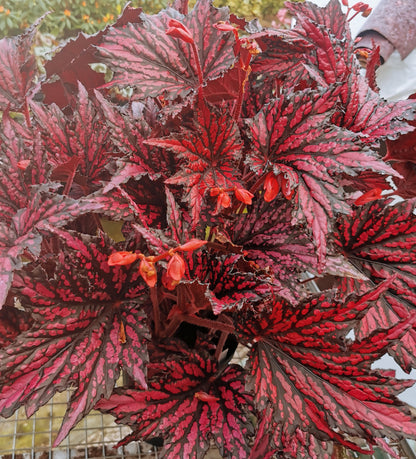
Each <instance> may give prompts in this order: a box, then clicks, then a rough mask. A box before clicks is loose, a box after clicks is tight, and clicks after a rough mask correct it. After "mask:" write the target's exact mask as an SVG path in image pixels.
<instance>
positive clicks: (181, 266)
mask: <svg viewBox="0 0 416 459" xmlns="http://www.w3.org/2000/svg"><path fill="white" fill-rule="evenodd" d="M185 269H186V266H185V261H184V259H183V258H182V257H181V256H180V255H178V254H177V253H174V254H173V255H172V258H171V259H170V260H169V263H168V268H167V270H166V273H167V275H168V276H169V277H171V278H172V279H173V280H175V281H178V282H179V281H180V280H181V279H182V277H183V276H184V274H185Z"/></svg>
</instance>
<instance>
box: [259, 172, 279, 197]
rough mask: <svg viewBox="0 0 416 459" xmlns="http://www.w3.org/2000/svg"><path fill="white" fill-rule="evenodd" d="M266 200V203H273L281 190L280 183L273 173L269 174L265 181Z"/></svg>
mask: <svg viewBox="0 0 416 459" xmlns="http://www.w3.org/2000/svg"><path fill="white" fill-rule="evenodd" d="M263 186H264V200H265V201H266V202H270V201H273V199H274V198H275V197H276V196H277V194H278V193H279V190H280V186H279V181H278V180H277V177H276V176H275V175H274V174H273V172H269V173H268V174H267V176H266V180H265V181H264V185H263Z"/></svg>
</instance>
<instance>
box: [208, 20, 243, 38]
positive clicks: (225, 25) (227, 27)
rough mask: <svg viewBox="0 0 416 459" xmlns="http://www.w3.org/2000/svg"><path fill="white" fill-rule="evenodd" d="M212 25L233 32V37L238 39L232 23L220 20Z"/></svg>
mask: <svg viewBox="0 0 416 459" xmlns="http://www.w3.org/2000/svg"><path fill="white" fill-rule="evenodd" d="M214 27H215V28H216V29H217V30H221V31H222V32H232V33H233V34H234V37H235V39H236V40H238V31H237V29H236V28H235V27H234V26H233V25H231V24H229V23H227V22H223V21H220V22H217V23H216V24H214Z"/></svg>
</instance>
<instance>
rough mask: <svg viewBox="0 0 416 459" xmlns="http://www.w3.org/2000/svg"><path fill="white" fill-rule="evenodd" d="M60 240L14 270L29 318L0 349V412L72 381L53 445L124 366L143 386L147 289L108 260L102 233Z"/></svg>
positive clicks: (31, 406) (134, 273)
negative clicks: (51, 253)
mask: <svg viewBox="0 0 416 459" xmlns="http://www.w3.org/2000/svg"><path fill="white" fill-rule="evenodd" d="M62 239H63V238H62ZM65 240H66V244H67V245H68V247H69V249H68V248H67V249H66V250H65V252H63V251H61V252H60V255H59V256H57V257H54V259H50V258H49V257H48V256H46V257H45V258H43V259H41V260H40V262H39V263H38V264H37V266H36V267H33V266H28V267H25V268H23V269H22V270H21V271H19V272H16V273H15V277H14V281H13V290H12V294H13V295H14V296H15V297H16V298H17V299H18V300H19V301H20V303H21V304H22V306H23V307H24V308H25V310H26V311H27V312H28V313H29V314H30V315H31V317H32V318H33V319H34V322H33V325H32V327H31V328H30V329H29V330H27V331H25V332H23V333H20V334H19V335H18V336H17V338H16V339H15V341H14V343H13V344H11V345H10V346H8V347H5V348H4V349H3V350H1V351H0V374H1V376H0V380H1V384H0V387H1V391H0V412H1V414H2V415H3V416H6V417H7V416H10V415H11V414H12V413H13V412H14V411H15V410H16V409H17V408H19V406H22V405H24V406H25V408H26V412H27V413H28V415H29V416H30V415H31V414H32V413H34V412H35V411H36V410H37V409H38V408H39V407H40V406H42V405H43V404H45V403H46V402H47V401H48V400H49V399H50V398H51V397H52V396H53V395H54V394H55V393H56V392H57V391H63V390H65V389H66V388H67V387H68V385H73V386H75V388H76V390H75V391H74V393H73V394H72V396H71V399H70V401H69V403H68V410H67V413H66V414H65V417H64V420H63V424H62V427H61V430H60V432H59V434H58V436H57V438H56V440H55V444H59V443H60V442H61V441H62V440H63V438H65V436H66V435H67V434H68V432H69V430H70V429H71V428H72V427H73V426H74V425H75V424H76V423H77V422H78V421H79V420H80V419H81V418H82V417H83V416H84V415H86V414H87V413H88V412H89V411H90V409H91V408H92V407H93V406H94V404H95V403H96V402H97V401H98V400H99V399H100V397H101V396H102V395H104V396H105V397H109V396H110V394H111V392H112V389H113V388H114V385H115V383H116V381H117V379H118V377H119V375H120V368H121V367H123V369H124V370H125V371H127V373H128V374H129V375H130V376H131V377H132V378H133V379H134V380H136V381H138V382H139V383H140V384H141V385H144V386H145V385H146V382H145V364H146V361H147V351H146V347H145V345H144V344H145V341H146V340H147V339H148V332H147V327H146V325H145V322H146V317H145V315H144V313H143V312H142V311H141V310H140V309H141V305H142V304H143V303H144V302H145V301H147V293H146V287H145V285H144V282H143V281H142V279H141V277H140V274H139V272H138V270H137V269H136V270H126V269H125V268H123V267H119V266H116V267H110V266H109V265H108V263H107V260H108V256H109V254H110V253H112V252H113V251H114V250H115V249H114V248H113V247H111V245H110V244H109V243H108V241H107V240H106V239H105V238H103V237H97V238H92V237H90V238H87V237H84V238H83V239H78V238H76V237H74V236H73V235H70V234H69V233H65ZM42 265H43V266H44V267H45V268H46V267H47V269H48V272H46V271H45V269H44V268H43V267H42Z"/></svg>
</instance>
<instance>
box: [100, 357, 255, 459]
mask: <svg viewBox="0 0 416 459" xmlns="http://www.w3.org/2000/svg"><path fill="white" fill-rule="evenodd" d="M150 368H154V369H155V370H156V374H155V375H154V376H153V377H152V378H150V379H149V389H148V390H140V389H137V390H135V389H116V390H115V391H114V393H113V395H112V396H111V397H110V398H109V399H108V400H101V401H99V402H98V404H97V406H96V408H98V409H99V410H101V411H102V412H105V413H111V414H113V415H114V416H116V418H117V422H119V423H126V424H128V425H130V426H131V427H132V428H133V433H132V434H130V435H128V436H127V437H126V438H125V439H124V440H122V441H121V442H120V443H119V444H125V443H128V442H130V441H134V440H139V439H149V438H152V437H159V436H160V437H162V438H163V440H164V444H163V448H162V451H161V453H160V454H161V455H162V457H163V458H165V459H176V458H178V457H180V458H184V459H190V458H196V459H199V458H203V457H204V456H205V455H206V453H207V451H208V449H209V447H210V441H211V440H212V441H213V442H214V443H215V445H216V446H217V448H218V449H219V451H220V454H221V455H222V456H223V457H238V458H248V453H249V450H250V447H249V441H250V437H251V436H252V434H253V432H254V429H253V425H252V421H251V419H250V412H251V411H252V396H251V395H249V394H248V393H247V392H246V391H245V388H244V371H243V369H242V368H241V367H240V366H238V365H230V366H228V367H227V368H226V369H225V370H223V371H222V372H221V371H220V370H219V368H218V366H217V362H216V361H214V360H212V359H210V358H209V357H208V356H207V355H206V353H205V352H201V354H199V353H197V352H195V351H189V350H186V349H180V353H179V352H177V355H176V356H175V355H174V354H173V355H172V354H170V355H169V356H168V358H167V359H165V360H164V361H163V362H157V363H154V364H152V363H151V364H150Z"/></svg>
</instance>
